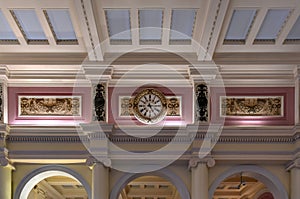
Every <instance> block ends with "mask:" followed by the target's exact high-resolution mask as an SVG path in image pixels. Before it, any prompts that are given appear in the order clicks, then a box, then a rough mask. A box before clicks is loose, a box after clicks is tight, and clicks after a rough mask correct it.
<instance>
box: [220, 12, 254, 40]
mask: <svg viewBox="0 0 300 199" xmlns="http://www.w3.org/2000/svg"><path fill="white" fill-rule="evenodd" d="M255 15H256V10H255V9H249V10H248V9H247V10H245V9H241V10H234V11H233V14H232V17H231V20H230V23H229V27H228V29H227V33H226V36H225V41H224V44H231V43H232V44H244V43H245V40H246V39H247V36H248V33H249V31H250V28H251V25H252V23H253V21H254V18H255Z"/></svg>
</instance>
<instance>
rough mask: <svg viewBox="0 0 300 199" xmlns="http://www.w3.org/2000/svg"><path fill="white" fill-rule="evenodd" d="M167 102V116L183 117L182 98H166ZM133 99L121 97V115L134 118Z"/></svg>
mask: <svg viewBox="0 0 300 199" xmlns="http://www.w3.org/2000/svg"><path fill="white" fill-rule="evenodd" d="M165 98H166V100H167V116H181V107H182V105H181V101H182V100H181V96H165ZM133 99H134V97H131V96H120V97H119V115H120V116H121V117H124V116H134V113H133V109H132V108H133Z"/></svg>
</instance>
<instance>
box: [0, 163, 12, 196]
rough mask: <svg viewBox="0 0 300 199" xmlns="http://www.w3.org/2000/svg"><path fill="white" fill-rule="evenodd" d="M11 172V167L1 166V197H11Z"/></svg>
mask: <svg viewBox="0 0 300 199" xmlns="http://www.w3.org/2000/svg"><path fill="white" fill-rule="evenodd" d="M11 172H12V169H11V168H9V167H3V166H0V185H1V186H0V198H1V199H11V197H12V194H11V182H12V181H11V180H12V179H11Z"/></svg>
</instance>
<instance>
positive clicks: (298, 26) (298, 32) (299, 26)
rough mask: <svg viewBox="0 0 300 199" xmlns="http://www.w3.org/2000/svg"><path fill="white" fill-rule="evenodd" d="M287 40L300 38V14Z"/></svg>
mask: <svg viewBox="0 0 300 199" xmlns="http://www.w3.org/2000/svg"><path fill="white" fill-rule="evenodd" d="M286 39H287V40H300V16H299V17H298V19H297V21H296V23H295V24H294V25H293V27H292V29H291V31H290V32H289V34H288V36H287V38H286Z"/></svg>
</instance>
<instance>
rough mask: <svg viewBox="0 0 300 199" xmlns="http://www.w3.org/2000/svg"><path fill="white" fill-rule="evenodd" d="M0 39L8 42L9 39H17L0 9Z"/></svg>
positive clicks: (13, 40)
mask: <svg viewBox="0 0 300 199" xmlns="http://www.w3.org/2000/svg"><path fill="white" fill-rule="evenodd" d="M0 40H2V41H7V42H9V41H12V42H17V41H18V40H17V37H16V36H15V34H14V32H13V31H12V29H11V27H10V26H9V24H8V22H7V20H6V18H5V16H4V15H3V13H2V11H1V10H0ZM17 43H18V42H17Z"/></svg>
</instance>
